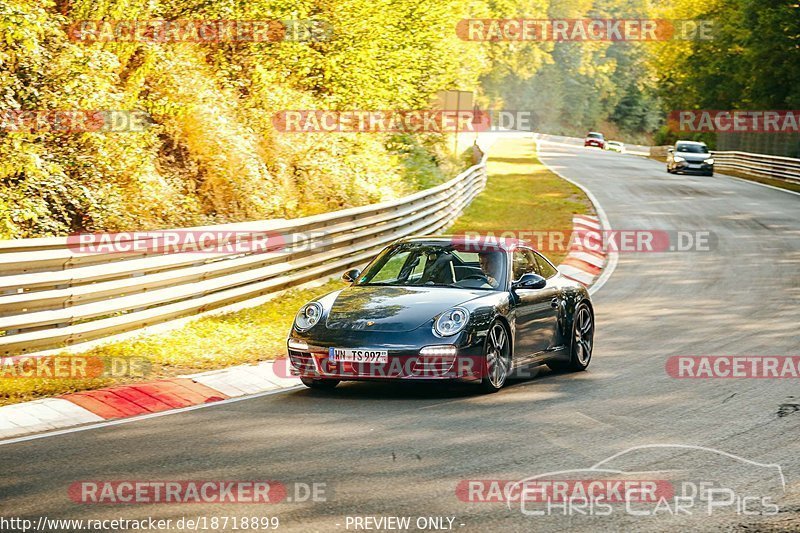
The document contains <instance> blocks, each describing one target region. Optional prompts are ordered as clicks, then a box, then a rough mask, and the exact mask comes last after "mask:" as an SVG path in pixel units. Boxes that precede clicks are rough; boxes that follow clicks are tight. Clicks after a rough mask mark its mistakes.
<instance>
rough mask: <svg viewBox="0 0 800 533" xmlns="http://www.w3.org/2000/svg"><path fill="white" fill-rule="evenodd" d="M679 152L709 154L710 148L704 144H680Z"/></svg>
mask: <svg viewBox="0 0 800 533" xmlns="http://www.w3.org/2000/svg"><path fill="white" fill-rule="evenodd" d="M677 151H678V152H684V153H686V152H688V153H690V154H707V153H708V148H707V147H706V146H705V145H704V144H679V145H678V148H677Z"/></svg>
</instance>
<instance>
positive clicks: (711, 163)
mask: <svg viewBox="0 0 800 533" xmlns="http://www.w3.org/2000/svg"><path fill="white" fill-rule="evenodd" d="M705 163H706V165H713V164H714V159H713V158H710V159H706V161H705Z"/></svg>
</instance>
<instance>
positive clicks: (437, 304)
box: [326, 286, 488, 331]
mask: <svg viewBox="0 0 800 533" xmlns="http://www.w3.org/2000/svg"><path fill="white" fill-rule="evenodd" d="M486 294H488V291H481V290H468V289H454V288H443V287H376V286H352V287H348V288H346V289H344V290H342V291H341V292H340V293H339V294H338V295H337V296H336V299H335V300H334V301H333V303H332V304H331V307H330V310H329V311H328V318H327V321H326V325H327V327H328V328H329V329H348V330H368V331H411V330H413V329H416V328H418V327H420V326H421V325H423V324H425V323H426V322H430V321H431V319H433V318H434V317H435V316H437V315H438V314H440V313H442V312H444V311H446V310H448V309H450V308H451V307H453V306H455V305H458V304H461V303H464V302H467V301H469V300H472V299H474V298H478V297H480V296H485V295H486Z"/></svg>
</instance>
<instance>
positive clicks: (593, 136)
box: [583, 131, 606, 150]
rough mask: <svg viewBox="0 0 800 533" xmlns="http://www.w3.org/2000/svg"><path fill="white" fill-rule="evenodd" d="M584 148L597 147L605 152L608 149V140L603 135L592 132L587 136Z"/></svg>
mask: <svg viewBox="0 0 800 533" xmlns="http://www.w3.org/2000/svg"><path fill="white" fill-rule="evenodd" d="M583 146H584V147H586V146H596V147H597V148H600V149H601V150H603V149H605V147H606V140H605V137H603V134H602V133H598V132H596V131H590V132H589V133H587V134H586V138H585V139H584V140H583Z"/></svg>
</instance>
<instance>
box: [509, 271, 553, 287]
mask: <svg viewBox="0 0 800 533" xmlns="http://www.w3.org/2000/svg"><path fill="white" fill-rule="evenodd" d="M545 285H547V280H546V279H544V278H543V277H542V276H540V275H539V274H524V275H523V276H522V277H521V278H519V279H518V280H517V281H515V282H514V283H513V284H512V285H511V288H512V289H544V287H545Z"/></svg>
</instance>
